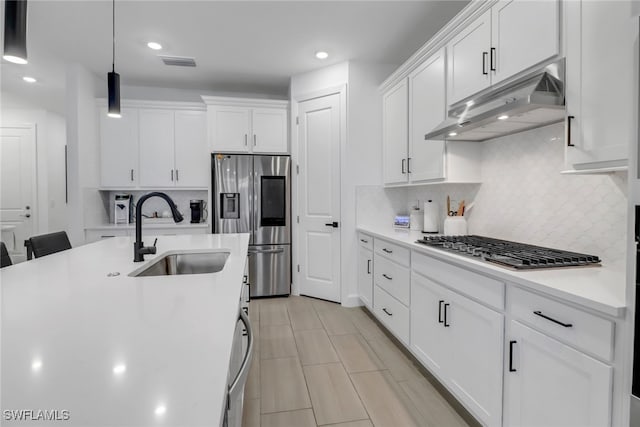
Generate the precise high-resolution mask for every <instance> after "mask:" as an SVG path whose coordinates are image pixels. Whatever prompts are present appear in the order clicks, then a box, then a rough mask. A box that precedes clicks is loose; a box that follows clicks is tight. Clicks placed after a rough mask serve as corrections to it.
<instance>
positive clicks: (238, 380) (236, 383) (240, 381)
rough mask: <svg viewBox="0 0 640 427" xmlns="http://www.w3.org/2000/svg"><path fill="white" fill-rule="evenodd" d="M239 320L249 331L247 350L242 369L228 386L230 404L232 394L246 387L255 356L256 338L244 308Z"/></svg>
mask: <svg viewBox="0 0 640 427" xmlns="http://www.w3.org/2000/svg"><path fill="white" fill-rule="evenodd" d="M238 320H240V321H241V322H242V323H243V324H244V328H245V330H246V332H247V341H248V344H247V352H246V353H245V354H244V356H243V358H242V365H241V366H240V370H239V371H238V373H237V375H236V377H235V378H234V379H233V381H231V384H229V386H228V388H227V404H229V402H230V400H231V396H232V395H235V394H236V392H237V390H238V389H239V387H244V384H245V382H246V380H247V376H248V375H249V365H250V364H251V358H252V356H253V347H254V340H255V338H254V335H253V330H252V329H251V322H249V318H248V317H247V315H246V314H245V313H244V311H242V310H240V312H239V315H238Z"/></svg>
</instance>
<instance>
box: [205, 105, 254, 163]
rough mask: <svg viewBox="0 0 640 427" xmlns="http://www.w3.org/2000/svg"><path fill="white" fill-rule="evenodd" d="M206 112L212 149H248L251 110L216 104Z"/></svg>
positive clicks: (229, 150) (236, 150) (241, 150)
mask: <svg viewBox="0 0 640 427" xmlns="http://www.w3.org/2000/svg"><path fill="white" fill-rule="evenodd" d="M207 114H208V116H209V117H208V121H209V141H210V144H211V150H212V151H214V152H218V151H223V152H234V153H248V152H249V151H250V145H249V138H251V110H250V109H249V108H244V107H226V106H218V105H216V106H211V107H209V109H208V113H207ZM252 143H253V142H252Z"/></svg>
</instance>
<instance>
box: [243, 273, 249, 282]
mask: <svg viewBox="0 0 640 427" xmlns="http://www.w3.org/2000/svg"><path fill="white" fill-rule="evenodd" d="M248 281H249V277H247V275H246V274H245V275H244V277H243V278H242V283H247V282H248Z"/></svg>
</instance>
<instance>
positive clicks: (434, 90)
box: [407, 49, 446, 182]
mask: <svg viewBox="0 0 640 427" xmlns="http://www.w3.org/2000/svg"><path fill="white" fill-rule="evenodd" d="M445 77H446V76H445V50H444V49H441V50H440V51H439V52H438V53H436V54H435V55H433V56H431V57H430V58H429V59H427V60H426V61H425V62H424V63H423V64H422V65H420V66H419V67H418V68H417V69H416V70H414V71H413V72H412V73H411V74H410V75H409V158H408V159H407V170H408V172H409V180H410V181H411V182H420V181H429V180H433V179H443V178H444V177H445V171H444V148H445V147H444V141H425V139H424V135H425V134H426V133H427V132H430V131H431V130H433V129H434V128H435V127H436V126H438V125H439V124H440V123H441V122H442V121H444V120H445V118H446V98H445V86H446V83H445Z"/></svg>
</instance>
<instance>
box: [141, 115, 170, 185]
mask: <svg viewBox="0 0 640 427" xmlns="http://www.w3.org/2000/svg"><path fill="white" fill-rule="evenodd" d="M173 114H174V113H173V111H172V110H151V109H149V110H140V111H139V115H140V186H141V187H172V186H174V183H175V170H174V153H173Z"/></svg>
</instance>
